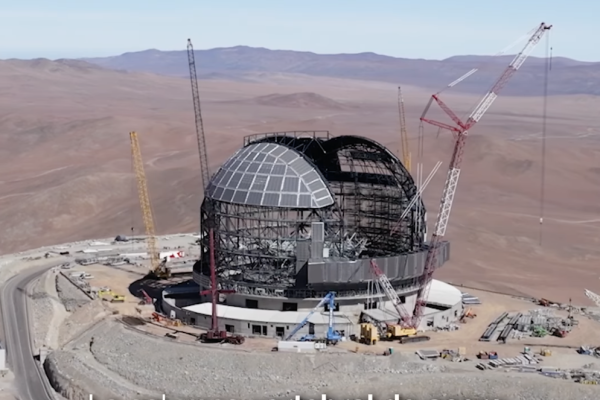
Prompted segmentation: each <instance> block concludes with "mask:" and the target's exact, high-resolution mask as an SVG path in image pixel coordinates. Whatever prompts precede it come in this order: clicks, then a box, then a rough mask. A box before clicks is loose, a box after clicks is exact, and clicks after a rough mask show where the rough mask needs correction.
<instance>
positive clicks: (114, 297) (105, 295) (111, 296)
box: [98, 289, 125, 303]
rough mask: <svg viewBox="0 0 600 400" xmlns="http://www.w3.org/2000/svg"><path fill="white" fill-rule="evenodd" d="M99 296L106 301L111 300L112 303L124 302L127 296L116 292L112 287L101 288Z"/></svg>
mask: <svg viewBox="0 0 600 400" xmlns="http://www.w3.org/2000/svg"><path fill="white" fill-rule="evenodd" d="M98 297H100V298H101V299H102V300H104V301H110V302H111V303H123V302H124V301H125V296H123V295H121V294H116V293H115V292H113V291H112V290H110V289H105V290H99V291H98Z"/></svg>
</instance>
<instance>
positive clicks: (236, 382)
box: [26, 257, 600, 399]
mask: <svg viewBox="0 0 600 400" xmlns="http://www.w3.org/2000/svg"><path fill="white" fill-rule="evenodd" d="M58 258H60V257H58ZM58 258H57V260H58ZM58 261H60V260H58ZM28 263H31V262H30V261H29V262H26V264H28ZM60 271H61V272H63V273H65V274H67V275H68V274H70V273H72V272H75V271H81V272H87V273H88V274H91V275H93V278H92V279H89V283H90V285H91V286H94V287H102V286H108V287H110V288H111V289H112V290H113V291H114V292H115V293H117V294H125V295H126V297H127V298H126V302H125V303H122V304H118V303H116V304H115V303H112V304H111V303H108V302H103V301H100V300H94V301H92V302H91V304H94V303H96V304H99V305H100V304H101V305H102V306H104V307H105V308H109V309H113V310H118V313H117V315H115V314H114V313H106V316H105V317H104V318H105V321H103V322H100V323H98V315H99V314H98V313H97V312H94V313H88V312H87V311H86V310H87V308H86V307H89V306H90V305H91V304H88V305H84V306H81V307H80V308H79V309H77V310H76V311H75V312H74V314H73V315H72V316H71V317H68V318H66V321H69V320H73V318H75V317H76V318H77V326H78V327H83V326H84V325H85V324H86V323H87V328H86V329H82V330H81V331H80V330H79V328H78V333H77V335H76V337H75V338H74V339H73V340H72V341H69V342H67V343H65V344H64V346H63V347H62V348H61V349H59V350H57V351H53V352H51V353H50V356H49V361H48V362H50V363H58V364H60V368H59V367H58V364H55V365H54V366H55V369H54V370H56V371H58V369H61V370H62V373H68V372H69V371H71V372H69V373H70V376H71V377H75V376H77V377H78V379H81V382H84V381H85V379H87V380H89V382H90V384H92V385H94V384H95V385H97V383H94V382H98V381H99V380H103V382H104V383H103V384H102V385H101V386H102V387H107V388H117V387H119V388H121V389H122V390H123V392H121V396H122V397H123V396H125V397H126V398H127V396H129V395H131V393H132V391H135V390H137V391H138V395H139V393H147V391H148V390H152V391H160V390H165V391H167V392H168V393H171V394H173V395H175V397H177V396H181V395H184V394H185V393H182V392H178V390H180V389H184V388H187V389H185V390H188V389H190V390H192V389H193V388H190V387H187V386H186V384H185V383H184V381H185V382H187V381H188V379H192V381H198V379H200V378H199V376H200V375H199V376H196V375H197V374H198V373H200V374H201V375H202V374H204V372H206V373H208V372H209V370H210V376H214V374H215V373H216V371H221V372H219V374H221V375H223V376H228V377H229V380H227V381H226V382H225V381H223V382H221V381H219V382H216V381H210V380H205V379H203V380H202V382H203V385H204V386H203V390H204V389H205V390H207V391H208V392H210V393H212V394H214V395H215V396H217V395H223V394H230V395H232V396H234V395H238V397H240V396H241V394H242V393H254V396H255V397H256V396H257V395H259V394H269V395H273V396H280V397H281V396H283V397H286V396H287V395H288V394H290V393H301V394H302V393H307V392H309V393H316V392H323V393H333V392H335V393H341V392H343V390H345V389H347V388H355V387H356V388H360V390H366V388H368V387H371V386H373V385H371V386H369V384H370V383H373V382H375V381H377V382H379V383H381V384H383V383H386V382H388V381H389V382H388V383H391V382H392V381H394V382H401V383H403V384H406V385H410V387H419V388H420V389H419V393H417V394H419V395H421V396H430V395H435V394H436V393H437V392H435V391H433V390H434V389H435V390H442V391H444V392H448V388H449V387H452V388H457V390H461V391H462V393H473V395H476V394H479V395H480V396H484V395H489V393H490V391H487V392H485V393H484V391H482V390H483V389H482V388H483V387H485V388H495V389H494V390H493V391H492V392H494V393H503V392H502V390H504V389H505V388H506V387H507V386H508V385H509V382H510V385H512V384H513V382H515V379H516V381H518V382H521V383H522V385H521V386H519V385H516V386H514V389H515V390H517V389H518V390H520V392H524V391H527V390H529V389H528V388H530V387H532V385H535V387H536V391H535V393H536V395H539V396H540V397H527V398H536V399H537V398H544V399H548V398H555V397H548V396H550V394H552V395H555V394H556V393H561V391H563V392H564V393H566V394H569V395H574V394H575V393H579V392H581V394H582V396H581V397H578V398H593V397H585V396H584V394H585V395H586V396H587V395H589V393H588V392H587V391H589V390H592V387H585V388H582V386H587V385H577V384H574V383H572V382H570V381H564V382H561V381H560V380H553V379H550V378H546V377H540V376H537V375H535V374H523V373H520V374H519V373H504V374H500V373H497V372H491V371H484V372H482V371H479V370H477V369H476V368H475V364H476V363H477V362H479V360H476V359H475V354H476V353H478V352H479V351H482V350H483V351H497V352H498V353H499V356H500V357H514V356H516V355H518V354H519V353H520V352H522V351H523V348H524V347H525V346H529V347H532V350H533V351H536V352H537V350H540V349H542V348H546V347H549V348H550V349H551V350H552V351H553V355H552V356H550V357H547V358H546V359H545V360H544V361H543V362H542V365H544V366H551V367H557V368H582V367H584V366H585V367H586V368H592V369H600V366H598V367H596V366H595V365H594V364H595V361H596V360H597V359H596V358H594V357H590V356H584V355H579V354H577V353H576V352H575V349H576V348H577V347H579V346H581V345H594V344H595V337H596V335H595V332H596V329H597V328H598V322H596V321H594V320H590V319H588V318H587V317H585V316H583V315H575V318H576V319H578V320H579V326H577V327H575V328H574V330H573V331H572V332H571V333H570V334H569V335H568V336H567V337H566V338H556V337H545V338H526V339H523V340H515V341H512V342H511V341H509V343H507V344H500V343H486V342H480V341H479V337H480V336H481V334H482V333H483V331H484V330H485V329H486V327H487V325H488V324H489V323H490V322H491V321H493V320H494V319H496V318H497V317H498V316H499V315H500V314H502V313H503V312H506V311H509V312H510V311H525V310H530V309H536V308H539V307H540V306H538V305H536V304H534V303H533V302H531V301H526V300H524V299H521V298H514V297H511V296H506V295H501V294H494V293H489V292H485V291H477V290H469V293H471V294H473V295H475V296H477V297H479V298H480V299H481V301H482V304H481V305H477V306H472V308H473V310H474V311H475V313H476V314H477V317H475V318H473V319H467V322H466V323H465V324H460V329H459V330H456V331H451V332H444V331H440V332H429V333H428V335H429V336H431V340H430V341H429V342H421V343H415V344H409V345H400V344H399V343H397V342H391V343H390V342H385V343H379V344H377V345H376V346H366V345H359V344H357V343H354V342H344V343H340V344H339V345H338V346H335V347H331V348H329V349H328V350H327V351H326V352H324V353H321V354H315V355H310V356H308V357H309V358H308V359H307V355H303V354H284V353H277V352H271V351H270V350H271V349H272V348H273V347H275V345H276V342H277V341H276V339H268V338H248V339H247V340H246V342H245V343H244V344H243V345H241V346H234V345H218V344H216V345H209V344H201V343H198V342H197V341H196V340H195V336H196V335H197V334H198V333H201V332H202V331H201V330H198V329H195V328H193V327H187V326H179V327H176V326H163V325H161V324H159V323H156V322H154V321H151V320H150V318H149V317H150V316H151V314H152V306H140V305H139V299H138V298H136V297H134V296H133V295H132V293H131V292H132V287H136V286H135V285H133V286H132V283H134V284H137V285H141V284H144V283H145V282H146V281H145V280H144V279H142V278H143V277H144V275H145V273H146V271H147V270H146V269H145V268H143V267H132V266H123V267H109V266H101V265H92V266H85V267H77V268H72V269H60ZM51 281H52V280H51V279H48V278H47V279H46V282H51ZM180 281H181V279H176V280H173V281H172V282H158V281H152V282H150V284H152V285H153V287H150V288H149V289H148V290H155V291H159V290H160V288H161V287H162V286H164V285H166V284H177V283H178V282H180ZM43 287H44V285H40V286H39V288H40V290H41V288H43ZM134 293H135V291H134ZM155 293H156V292H155ZM41 301H43V298H42V297H41V296H36V297H35V298H32V299H31V302H32V312H34V313H35V310H36V309H37V307H38V303H39V302H41ZM53 312H54V311H52V308H48V307H46V308H43V313H53ZM556 313H557V314H560V313H563V314H564V315H566V313H565V312H562V311H556ZM38 314H39V313H38ZM88 314H89V315H88ZM34 315H35V314H34ZM86 315H87V318H88V320H87V321H84V319H85V318H86ZM107 319H108V320H107ZM115 320H121V321H123V322H125V324H121V323H115ZM141 321H144V322H143V323H142V322H141ZM61 328H62V327H61ZM86 330H88V332H87V333H86ZM177 331H178V332H180V333H179V334H178V335H177V336H178V338H177V339H171V338H168V337H166V334H167V333H169V332H177ZM79 332H81V333H79ZM183 332H187V334H186V333H183ZM90 337H94V338H95V340H94V350H92V353H89V351H88V350H89V349H88V348H89V345H85V341H86V340H90ZM86 338H87V339H86ZM554 346H561V347H554ZM389 347H393V348H394V350H395V351H394V354H392V356H389V357H385V356H383V355H382V354H383V352H384V351H385V350H386V349H388V348H389ZM458 347H465V348H466V349H467V357H468V358H470V359H471V360H472V361H469V362H462V363H453V362H450V361H446V360H442V359H439V360H437V361H421V360H418V357H417V356H416V355H415V352H416V351H417V350H419V349H436V350H443V349H454V350H456V349H458ZM86 349H88V350H86ZM357 349H358V351H357ZM355 352H356V353H358V354H354V353H355ZM123 354H127V357H123ZM194 354H195V355H196V356H193V355H194ZM248 355H252V356H251V357H252V358H247V357H248ZM189 357H192V358H191V359H189V360H188V358H189ZM193 357H197V360H199V361H198V362H200V363H201V364H198V365H196V364H197V363H196V362H195V361H192V360H194V359H195V358H193ZM340 357H341V358H340ZM346 357H348V358H347V359H346ZM117 359H119V360H120V361H118V362H117ZM209 360H213V361H210V362H209ZM308 360H311V361H310V362H309V361H308ZM377 360H379V361H377ZM306 362H308V364H306V365H304V364H305V363H306ZM65 363H66V364H65ZM202 363H204V364H202ZM206 363H208V364H210V365H208V364H206ZM340 363H342V364H343V365H353V364H356V365H355V366H353V367H352V368H351V369H352V371H354V372H352V371H350V370H348V371H346V370H345V369H348V368H350V367H344V368H345V369H344V371H340V369H339V368H341V367H340V365H342V364H340ZM348 363H349V364H348ZM364 363H367V364H365V365H364V366H362V367H361V365H363V364H364ZM212 364H214V365H212ZM388 364H389V365H388ZM598 364H600V362H599V363H598ZM154 365H156V367H154ZM284 365H293V366H294V368H293V371H292V370H289V371H288V369H286V368H287V367H284ZM319 366H320V367H319ZM328 366H330V367H328ZM317 367H318V368H317ZM56 368H58V369H56ZM315 368H317V370H318V371H319V372H318V373H317V372H316V370H315ZM165 369H166V370H169V371H170V372H169V373H168V374H167V375H168V377H169V378H168V379H163V378H160V379H158V377H159V376H162V375H163V373H162V372H161V371H164V370H165ZM51 370H52V368H51ZM355 370H356V371H355ZM358 370H364V371H366V372H364V373H363V375H364V376H362V377H360V378H355V376H359V375H356V373H357V371H358ZM85 371H89V372H90V375H89V376H88V377H87V378H86V377H85V376H87V375H86V374H87V372H85ZM92 371H96V372H92ZM190 371H195V372H190ZM198 371H200V372H198ZM202 371H204V372H202ZM340 373H342V375H344V376H349V377H350V375H351V376H352V379H350V380H348V379H345V378H344V379H342V378H336V380H334V381H332V380H331V376H333V375H335V376H338V377H339V375H340ZM189 374H191V375H189ZM257 374H259V375H257ZM315 374H316V375H315ZM330 374H332V375H331V376H329V375H330ZM390 374H391V375H390ZM431 374H437V375H435V376H436V378H435V382H438V383H440V385H437V384H436V385H433V386H432V387H428V386H431V385H429V384H428V385H424V384H423V382H425V381H427V382H431V381H432V378H431ZM187 375H189V376H187ZM392 375H393V376H392ZM202 376H203V375H202ZM219 376H220V375H219ZM328 376H329V377H328ZM100 377H102V378H100ZM234 377H235V378H234ZM165 378H166V377H165ZM250 378H251V379H250ZM157 379H158V380H157ZM182 379H183V380H182ZM254 381H256V382H254ZM338 381H339V382H338ZM66 382H68V379H67V380H66ZM115 382H117V383H115ZM119 382H120V383H119ZM128 382H129V383H128ZM253 382H254V383H253ZM443 382H445V383H443ZM442 383H443V384H442ZM538 384H539V385H538ZM386 385H387V383H386ZM413 385H417V386H413ZM482 385H483V386H482ZM557 385H558V386H557ZM564 385H568V387H567V388H565V387H563V386H564ZM388 386H389V385H388ZM135 387H137V388H138V389H135ZM161 388H162V389H161ZM265 388H268V389H269V390H267V389H265ZM121 389H119V390H121ZM159 389H160V390H159ZM115 390H116V389H115ZM194 390H198V388H197V387H196V388H195V389H194ZM261 390H262V392H261ZM356 390H358V389H356ZM356 390H354V389H352V390H351V393H356V395H358V394H359V393H358V392H356ZM376 390H377V389H376V388H375V387H374V386H373V392H374V393H377V391H376ZM490 390H491V389H490ZM582 391H583V392H582ZM584 392H585V393H584ZM544 393H546V395H543V394H544ZM596 394H597V393H596ZM107 395H112V393H110V394H108V393H107ZM473 395H472V396H473ZM544 396H545V397H544ZM596 397H597V396H596ZM240 398H244V397H243V396H241V397H240ZM523 398H524V397H523Z"/></svg>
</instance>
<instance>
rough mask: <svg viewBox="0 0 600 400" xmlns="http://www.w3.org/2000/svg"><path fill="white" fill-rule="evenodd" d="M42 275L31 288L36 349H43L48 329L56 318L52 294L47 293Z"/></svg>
mask: <svg viewBox="0 0 600 400" xmlns="http://www.w3.org/2000/svg"><path fill="white" fill-rule="evenodd" d="M47 275H48V274H44V275H42V277H40V279H38V280H37V281H36V282H35V283H34V284H33V286H32V288H31V297H30V300H31V302H30V304H31V307H30V310H32V311H33V315H32V320H33V334H34V342H35V347H37V348H39V347H42V345H44V344H45V343H46V336H47V334H48V327H49V326H50V323H51V322H52V317H53V316H54V304H53V300H52V298H51V297H50V294H48V293H47V292H46V288H45V287H46V277H47Z"/></svg>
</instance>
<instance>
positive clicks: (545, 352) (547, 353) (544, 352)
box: [540, 349, 552, 357]
mask: <svg viewBox="0 0 600 400" xmlns="http://www.w3.org/2000/svg"><path fill="white" fill-rule="evenodd" d="M551 355H552V351H551V350H550V349H542V350H540V356H544V357H550V356H551Z"/></svg>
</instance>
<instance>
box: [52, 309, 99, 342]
mask: <svg viewBox="0 0 600 400" xmlns="http://www.w3.org/2000/svg"><path fill="white" fill-rule="evenodd" d="M107 314H108V313H107V310H106V308H104V305H103V304H102V301H100V300H94V301H88V303H87V304H85V305H84V306H82V307H80V308H78V309H77V310H76V311H75V312H74V313H73V314H72V315H71V316H69V317H68V318H67V319H66V320H65V321H64V323H63V324H62V325H61V326H60V329H59V333H58V340H59V343H60V345H65V344H66V343H68V342H69V341H71V340H73V339H74V338H76V337H77V336H78V335H80V334H82V333H83V332H85V331H86V330H87V329H89V328H91V327H92V325H94V324H95V323H96V322H98V321H99V320H101V319H102V318H104V317H106V316H107Z"/></svg>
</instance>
